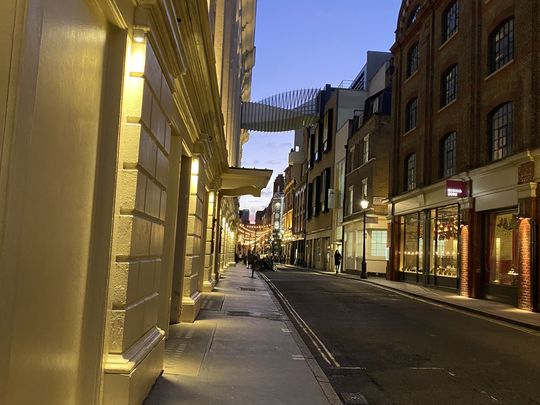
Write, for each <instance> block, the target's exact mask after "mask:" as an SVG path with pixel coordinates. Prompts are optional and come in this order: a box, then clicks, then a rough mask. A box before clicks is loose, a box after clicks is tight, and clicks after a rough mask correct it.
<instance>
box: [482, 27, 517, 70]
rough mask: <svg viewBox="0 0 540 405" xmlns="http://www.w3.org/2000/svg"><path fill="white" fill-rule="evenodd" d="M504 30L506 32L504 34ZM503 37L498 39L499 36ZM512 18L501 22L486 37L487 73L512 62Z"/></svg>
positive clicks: (513, 50)
mask: <svg viewBox="0 0 540 405" xmlns="http://www.w3.org/2000/svg"><path fill="white" fill-rule="evenodd" d="M505 30H507V31H506V32H505ZM501 34H502V35H503V36H502V37H500V38H498V37H499V35H501ZM514 44H515V41H514V16H511V17H508V18H506V19H505V20H503V21H502V22H501V23H500V24H499V25H497V27H496V28H495V29H494V30H493V31H491V33H490V34H489V37H488V73H489V74H491V73H494V72H496V71H497V70H499V69H501V68H502V67H504V66H506V65H507V64H508V63H510V62H512V61H513V60H514V54H515V49H514Z"/></svg>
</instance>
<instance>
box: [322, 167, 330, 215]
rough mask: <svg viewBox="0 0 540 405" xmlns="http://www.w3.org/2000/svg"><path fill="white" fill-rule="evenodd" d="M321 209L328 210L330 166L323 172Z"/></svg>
mask: <svg viewBox="0 0 540 405" xmlns="http://www.w3.org/2000/svg"><path fill="white" fill-rule="evenodd" d="M321 183H322V186H321V192H322V195H321V211H322V212H328V210H329V208H330V207H329V206H328V190H329V189H330V168H326V169H324V170H323V172H322V173H321Z"/></svg>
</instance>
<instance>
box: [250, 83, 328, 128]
mask: <svg viewBox="0 0 540 405" xmlns="http://www.w3.org/2000/svg"><path fill="white" fill-rule="evenodd" d="M319 94H320V90H319V89H300V90H292V91H288V92H285V93H280V94H275V95H273V96H271V97H268V98H265V99H264V100H261V101H257V102H244V103H242V129H248V130H252V131H264V132H283V131H291V130H295V129H300V128H303V127H307V126H310V125H312V124H314V123H316V122H317V121H318V120H319Z"/></svg>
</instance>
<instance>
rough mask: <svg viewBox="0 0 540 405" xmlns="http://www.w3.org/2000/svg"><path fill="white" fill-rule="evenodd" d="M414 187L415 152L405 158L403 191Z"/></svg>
mask: <svg viewBox="0 0 540 405" xmlns="http://www.w3.org/2000/svg"><path fill="white" fill-rule="evenodd" d="M415 188H416V154H415V153H413V154H412V155H409V157H408V158H407V159H405V191H411V190H414V189H415Z"/></svg>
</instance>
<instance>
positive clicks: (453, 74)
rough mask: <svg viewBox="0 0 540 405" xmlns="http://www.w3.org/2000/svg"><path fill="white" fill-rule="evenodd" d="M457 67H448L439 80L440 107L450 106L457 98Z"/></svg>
mask: <svg viewBox="0 0 540 405" xmlns="http://www.w3.org/2000/svg"><path fill="white" fill-rule="evenodd" d="M457 75H458V67H457V65H452V66H450V67H449V68H448V69H447V70H446V71H445V72H444V73H443V75H442V78H441V107H444V106H445V105H447V104H450V103H451V102H452V101H454V100H455V99H456V96H457Z"/></svg>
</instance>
